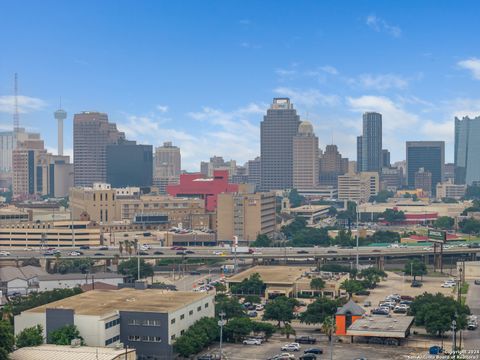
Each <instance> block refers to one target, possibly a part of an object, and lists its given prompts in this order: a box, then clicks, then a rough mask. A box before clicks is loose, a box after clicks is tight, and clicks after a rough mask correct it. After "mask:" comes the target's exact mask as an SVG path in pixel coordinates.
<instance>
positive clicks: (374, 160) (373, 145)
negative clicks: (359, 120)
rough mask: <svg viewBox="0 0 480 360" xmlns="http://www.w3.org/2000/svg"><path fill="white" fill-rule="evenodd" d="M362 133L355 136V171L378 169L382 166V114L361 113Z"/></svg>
mask: <svg viewBox="0 0 480 360" xmlns="http://www.w3.org/2000/svg"><path fill="white" fill-rule="evenodd" d="M362 129H363V133H362V135H361V136H358V137H357V171H358V172H365V171H377V172H378V171H380V169H381V168H382V164H383V161H382V114H379V113H376V112H366V113H364V114H363V126H362Z"/></svg>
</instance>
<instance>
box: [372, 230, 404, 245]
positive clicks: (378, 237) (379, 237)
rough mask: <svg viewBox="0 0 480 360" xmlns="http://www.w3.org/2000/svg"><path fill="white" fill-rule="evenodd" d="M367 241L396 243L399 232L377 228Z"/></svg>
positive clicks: (398, 238) (398, 239) (398, 240)
mask: <svg viewBox="0 0 480 360" xmlns="http://www.w3.org/2000/svg"><path fill="white" fill-rule="evenodd" d="M368 240H369V243H398V242H400V234H399V233H397V232H395V231H388V230H386V231H383V230H378V231H375V233H374V234H373V235H372V236H370V237H369V238H368Z"/></svg>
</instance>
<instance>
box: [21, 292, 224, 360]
mask: <svg viewBox="0 0 480 360" xmlns="http://www.w3.org/2000/svg"><path fill="white" fill-rule="evenodd" d="M214 315H215V303H214V294H209V293H200V292H181V291H166V290H156V289H148V290H136V289H128V288H125V289H121V290H92V291H88V292H85V293H82V294H79V295H75V296H72V297H69V298H66V299H63V300H59V301H55V302H52V303H50V304H46V305H42V306H39V307H36V308H33V309H29V310H27V311H24V312H22V313H21V314H20V315H17V316H15V334H18V333H20V332H21V331H22V330H23V329H25V328H27V327H32V326H36V325H41V326H42V327H43V329H44V334H43V335H44V338H48V335H49V334H50V333H51V332H52V331H54V330H56V329H58V328H61V327H63V326H65V325H75V326H76V327H77V328H78V330H79V332H80V335H81V336H82V337H83V339H84V341H85V344H86V345H87V346H107V347H115V344H118V343H120V342H121V343H123V344H124V345H126V346H128V348H135V349H136V352H137V356H138V357H139V358H149V359H152V360H154V359H156V360H160V359H172V358H173V347H172V345H173V343H174V341H175V339H176V338H178V337H180V336H181V335H182V334H183V333H184V331H186V330H187V329H188V328H189V327H190V326H191V325H193V324H194V323H195V322H196V321H198V320H200V319H201V318H203V317H213V316H214Z"/></svg>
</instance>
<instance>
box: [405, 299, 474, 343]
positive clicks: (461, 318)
mask: <svg viewBox="0 0 480 360" xmlns="http://www.w3.org/2000/svg"><path fill="white" fill-rule="evenodd" d="M409 314H410V315H413V316H414V317H415V325H417V326H424V327H425V330H426V331H427V332H428V333H429V334H431V335H437V336H442V335H443V334H444V333H445V332H447V331H449V330H450V327H451V326H452V321H453V320H455V321H456V322H457V329H465V327H466V326H467V315H469V314H470V309H469V308H468V306H466V305H463V304H461V303H460V302H457V301H455V299H453V298H452V297H450V296H445V295H443V294H441V293H437V294H435V295H434V294H430V293H424V294H422V295H420V296H417V297H416V298H415V300H414V301H413V303H412V304H411V306H410V310H409Z"/></svg>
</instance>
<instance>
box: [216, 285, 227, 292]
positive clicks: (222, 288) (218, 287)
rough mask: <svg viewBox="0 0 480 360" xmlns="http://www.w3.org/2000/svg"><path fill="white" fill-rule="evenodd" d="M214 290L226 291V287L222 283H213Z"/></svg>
mask: <svg viewBox="0 0 480 360" xmlns="http://www.w3.org/2000/svg"><path fill="white" fill-rule="evenodd" d="M215 290H216V291H217V292H225V291H227V287H226V286H225V285H224V284H222V283H216V284H215Z"/></svg>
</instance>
